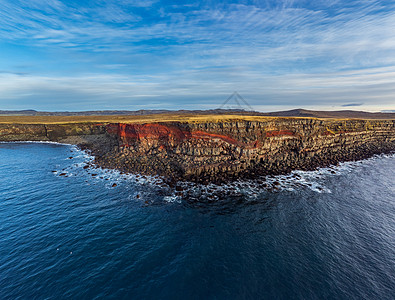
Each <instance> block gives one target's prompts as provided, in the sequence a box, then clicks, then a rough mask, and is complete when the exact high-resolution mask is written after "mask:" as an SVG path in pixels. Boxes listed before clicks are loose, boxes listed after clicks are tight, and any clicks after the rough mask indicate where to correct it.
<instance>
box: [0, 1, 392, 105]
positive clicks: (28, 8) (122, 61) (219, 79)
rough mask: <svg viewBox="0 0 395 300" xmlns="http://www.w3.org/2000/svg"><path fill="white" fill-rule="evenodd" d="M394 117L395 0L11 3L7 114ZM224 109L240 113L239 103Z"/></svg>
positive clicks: (1, 85)
mask: <svg viewBox="0 0 395 300" xmlns="http://www.w3.org/2000/svg"><path fill="white" fill-rule="evenodd" d="M233 91H238V92H239V93H240V94H241V95H242V96H243V97H244V98H245V99H246V100H247V101H248V103H249V104H250V105H251V106H252V107H253V108H254V109H255V110H258V111H275V110H286V109H294V108H306V109H317V110H320V109H322V110H341V109H353V110H366V111H384V110H385V111H387V110H395V0H394V1H376V0H314V1H307V0H282V1H281V0H278V1H273V0H264V1H258V0H244V1H213V0H203V1H165V0H83V1H82V0H1V1H0V110H14V109H15V110H16V109H18V110H19V109H36V110H42V111H66V110H68V111H83V110H116V109H123V110H139V109H171V110H177V109H215V108H218V107H219V106H220V105H221V104H222V103H223V102H224V101H225V100H226V99H227V98H228V96H229V95H231V94H232V93H233ZM226 108H237V104H236V103H235V102H233V101H229V105H227V106H226Z"/></svg>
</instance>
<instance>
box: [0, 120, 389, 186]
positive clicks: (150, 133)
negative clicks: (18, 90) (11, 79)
mask: <svg viewBox="0 0 395 300" xmlns="http://www.w3.org/2000/svg"><path fill="white" fill-rule="evenodd" d="M156 118H157V116H156ZM258 119H259V120H256V121H253V120H245V119H240V118H239V116H235V117H234V118H233V119H232V118H229V116H227V117H226V118H224V119H223V120H216V121H213V120H212V118H211V117H210V118H209V117H207V118H206V119H204V118H203V117H202V116H199V119H198V120H193V121H190V120H189V121H179V122H153V123H152V122H130V123H96V122H92V123H86V122H83V123H76V122H73V123H63V124H52V123H51V124H50V123H48V124H15V123H12V124H0V141H3V142H12V141H15V142H21V141H32V142H51V143H53V142H56V143H60V144H69V145H76V146H78V147H79V148H80V149H82V150H89V152H90V154H91V155H93V156H94V157H95V158H94V162H93V163H94V164H95V165H96V166H98V167H101V168H106V169H116V170H119V171H120V172H124V173H134V174H142V175H151V176H155V175H158V176H161V177H163V178H164V179H165V181H166V182H167V183H168V184H170V185H175V184H177V182H182V181H186V182H187V181H190V182H197V183H202V184H209V183H223V182H228V181H234V180H237V179H240V178H241V179H252V178H257V177H261V176H265V175H280V174H288V173H290V172H291V171H293V170H304V171H307V170H316V169H317V168H322V167H328V166H331V165H336V164H338V163H339V162H345V161H356V160H361V159H366V158H369V157H372V156H373V155H375V154H388V153H391V152H393V151H395V120H360V119H313V118H258Z"/></svg>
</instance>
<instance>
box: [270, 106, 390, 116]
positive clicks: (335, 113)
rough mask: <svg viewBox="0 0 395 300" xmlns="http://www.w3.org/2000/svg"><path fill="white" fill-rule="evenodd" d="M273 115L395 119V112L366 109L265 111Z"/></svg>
mask: <svg viewBox="0 0 395 300" xmlns="http://www.w3.org/2000/svg"><path fill="white" fill-rule="evenodd" d="M264 115H266V116H272V117H310V118H351V119H395V113H381V112H378V113H370V112H366V111H355V110H338V111H318V110H307V109H301V108H300V109H293V110H287V111H278V112H270V113H264Z"/></svg>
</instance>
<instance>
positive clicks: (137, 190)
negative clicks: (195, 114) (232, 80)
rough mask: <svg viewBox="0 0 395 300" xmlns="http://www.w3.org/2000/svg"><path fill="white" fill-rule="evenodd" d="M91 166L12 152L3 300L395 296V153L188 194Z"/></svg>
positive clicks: (0, 241)
mask: <svg viewBox="0 0 395 300" xmlns="http://www.w3.org/2000/svg"><path fill="white" fill-rule="evenodd" d="M91 160H92V157H90V156H89V154H87V153H85V152H82V151H79V150H78V149H77V148H76V147H74V146H70V145H60V144H49V143H2V144H0V299H101V298H108V299H394V298H395V155H381V156H376V157H373V158H371V159H368V160H364V161H359V162H348V163H341V164H339V165H338V166H333V167H331V168H323V169H319V170H317V171H312V172H302V171H296V172H293V173H291V174H289V175H287V176H277V177H267V178H261V179H257V180H249V181H239V182H234V183H232V184H228V185H224V186H214V185H212V186H199V185H186V184H185V185H184V186H183V187H182V190H183V191H182V192H178V193H175V192H174V191H173V190H171V189H168V188H166V187H163V186H162V185H163V183H162V182H161V179H160V178H158V177H147V176H138V175H127V174H121V173H119V172H117V171H109V170H101V169H94V168H92V167H88V165H87V163H89V162H90V161H91ZM180 193H183V195H180Z"/></svg>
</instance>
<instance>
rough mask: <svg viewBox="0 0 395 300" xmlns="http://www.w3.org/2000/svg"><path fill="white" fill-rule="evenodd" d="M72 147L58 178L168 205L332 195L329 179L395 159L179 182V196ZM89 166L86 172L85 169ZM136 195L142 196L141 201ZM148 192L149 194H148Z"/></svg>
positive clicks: (159, 182) (154, 179)
mask: <svg viewBox="0 0 395 300" xmlns="http://www.w3.org/2000/svg"><path fill="white" fill-rule="evenodd" d="M70 147H71V148H70V150H71V151H72V152H73V154H72V156H73V159H72V160H71V159H70V162H71V163H70V166H69V167H66V168H65V169H63V170H61V171H60V170H58V171H57V172H56V173H55V175H57V176H59V175H60V174H61V173H65V174H66V175H65V176H85V178H86V180H87V182H88V184H97V183H99V182H101V183H103V184H105V186H106V187H107V188H109V189H111V188H114V184H116V187H120V186H122V187H124V188H126V189H129V188H130V189H131V193H132V194H131V196H130V199H139V200H144V201H147V199H149V198H150V197H149V195H148V194H149V193H156V192H160V191H161V192H162V193H163V194H164V196H162V198H163V201H165V202H168V203H174V202H176V203H177V202H181V200H182V198H183V197H190V198H196V199H209V200H213V201H215V200H218V199H219V198H221V197H225V196H231V197H232V196H235V197H240V196H242V197H245V198H246V199H254V198H256V197H258V196H259V195H261V194H262V193H267V192H269V193H277V192H289V193H296V192H298V191H299V190H301V189H309V190H311V191H313V192H316V193H331V190H330V189H329V188H328V187H327V179H328V178H331V177H333V176H341V175H344V174H347V173H349V172H353V171H354V170H355V169H356V168H358V167H360V166H363V165H366V164H374V163H375V161H376V160H377V159H382V158H395V154H387V155H375V156H373V157H371V158H368V159H365V160H360V161H355V162H343V163H339V164H338V165H337V166H330V167H326V168H319V169H317V170H315V171H299V170H295V171H292V172H291V173H289V174H286V175H278V176H265V177H259V178H256V179H252V180H251V179H249V180H241V179H240V180H237V181H234V182H230V183H227V184H221V185H216V184H208V185H202V184H195V183H190V182H179V183H178V185H180V186H181V187H182V190H183V191H182V192H181V193H180V192H178V193H177V192H176V191H175V190H174V189H171V188H169V187H168V186H167V185H166V184H164V180H163V178H161V177H159V176H146V175H140V174H125V173H123V172H120V171H118V170H113V169H102V168H98V167H96V166H94V164H93V162H94V156H92V155H91V154H90V153H88V152H87V151H83V150H80V149H78V148H77V147H76V146H70ZM66 159H67V158H66ZM76 161H77V162H76ZM87 165H88V166H89V167H88V168H85V169H84V166H87ZM136 191H137V192H136ZM164 191H165V192H164ZM136 193H138V194H139V197H138V198H137V197H136V195H137V194H136ZM146 193H148V194H147V195H145V194H146Z"/></svg>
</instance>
